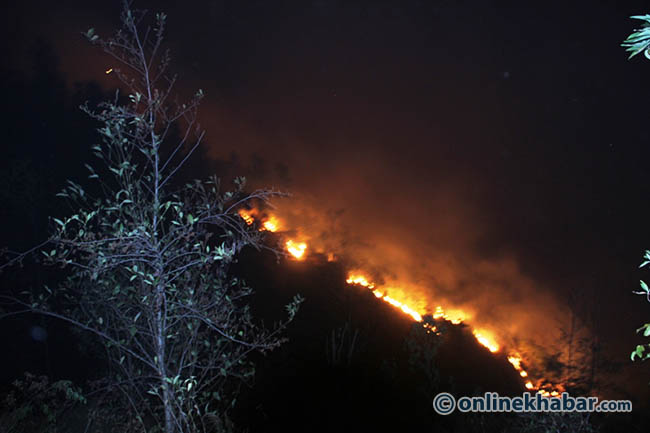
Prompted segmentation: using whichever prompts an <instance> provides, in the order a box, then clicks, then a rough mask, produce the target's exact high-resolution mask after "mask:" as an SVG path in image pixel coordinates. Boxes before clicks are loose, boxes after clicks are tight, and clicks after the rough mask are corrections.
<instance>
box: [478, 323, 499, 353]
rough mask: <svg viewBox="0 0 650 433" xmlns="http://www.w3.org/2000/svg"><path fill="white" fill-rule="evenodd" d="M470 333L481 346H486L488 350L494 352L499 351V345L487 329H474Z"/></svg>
mask: <svg viewBox="0 0 650 433" xmlns="http://www.w3.org/2000/svg"><path fill="white" fill-rule="evenodd" d="M472 333H473V334H474V337H476V340H477V341H478V342H479V343H481V344H482V345H483V346H485V347H487V348H488V350H489V351H490V352H492V353H495V352H498V351H499V345H498V344H497V342H496V341H495V340H494V337H493V336H492V335H491V334H490V333H489V332H488V331H485V330H481V331H478V330H476V329H475V330H474V331H472Z"/></svg>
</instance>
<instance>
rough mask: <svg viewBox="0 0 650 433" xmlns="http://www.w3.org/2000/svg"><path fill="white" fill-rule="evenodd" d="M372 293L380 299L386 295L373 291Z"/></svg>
mask: <svg viewBox="0 0 650 433" xmlns="http://www.w3.org/2000/svg"><path fill="white" fill-rule="evenodd" d="M372 293H373V294H374V295H375V296H376V297H378V298H383V297H384V294H383V293H381V292H380V291H379V290H373V291H372Z"/></svg>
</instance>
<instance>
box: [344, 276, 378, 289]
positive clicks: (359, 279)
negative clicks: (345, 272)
mask: <svg viewBox="0 0 650 433" xmlns="http://www.w3.org/2000/svg"><path fill="white" fill-rule="evenodd" d="M345 282H346V283H348V284H358V285H360V286H363V287H367V288H369V289H372V288H374V287H375V283H371V282H370V281H368V279H367V278H366V277H364V276H363V275H355V274H350V276H348V279H347V280H345Z"/></svg>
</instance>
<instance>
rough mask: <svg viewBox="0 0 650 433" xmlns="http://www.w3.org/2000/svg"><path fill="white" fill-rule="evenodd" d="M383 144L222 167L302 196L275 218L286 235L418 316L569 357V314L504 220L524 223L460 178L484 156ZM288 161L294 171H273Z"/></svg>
mask: <svg viewBox="0 0 650 433" xmlns="http://www.w3.org/2000/svg"><path fill="white" fill-rule="evenodd" d="M252 130H253V131H254V129H252ZM258 132H260V131H258ZM372 136H373V138H374V139H373V140H372V141H362V140H357V141H355V142H351V141H344V140H343V141H338V142H337V141H335V142H333V143H332V144H330V143H329V142H328V141H327V140H326V139H315V140H316V141H315V142H309V141H306V140H301V139H300V138H299V137H296V136H293V137H286V136H285V137H284V138H283V139H282V140H279V141H278V140H277V137H275V138H274V137H273V136H270V137H267V138H266V142H267V143H268V145H267V146H266V148H265V149H264V148H256V149H254V151H253V153H251V154H250V156H249V158H245V157H237V158H233V157H230V158H229V162H230V165H229V164H228V163H226V162H224V161H220V162H219V163H218V164H217V165H218V166H219V167H226V166H230V168H232V169H233V171H239V172H240V173H242V172H243V173H248V174H249V178H251V187H263V186H276V187H279V188H281V189H284V190H288V191H289V192H290V193H291V194H292V196H291V197H290V198H286V199H281V200H279V201H277V202H276V205H277V209H275V210H274V211H273V212H274V214H276V215H277V216H279V218H280V220H281V221H282V227H281V230H290V231H291V236H292V237H295V238H297V239H298V240H300V241H306V242H308V244H309V250H310V252H312V253H313V252H317V253H324V254H329V253H333V254H334V256H335V257H336V258H338V259H340V260H344V261H345V262H346V263H347V266H348V268H349V269H356V270H361V271H363V272H364V273H365V274H367V275H369V276H370V277H371V278H372V279H373V281H375V282H376V283H378V284H379V285H380V286H381V287H382V289H384V290H385V291H386V292H387V294H388V295H390V296H391V297H394V298H395V299H398V300H400V301H402V302H405V303H407V304H408V305H409V306H410V307H412V308H415V309H416V310H417V311H428V312H431V313H433V311H434V310H435V308H436V307H437V306H442V307H443V308H444V309H445V311H447V312H448V313H452V314H453V313H454V311H460V312H462V315H463V317H465V319H466V320H465V321H466V322H467V323H469V324H470V325H471V326H473V327H475V328H479V329H486V330H488V331H490V332H491V333H493V334H494V336H495V337H496V338H497V341H498V342H499V343H500V344H501V346H502V347H504V346H505V347H508V348H510V349H512V348H517V349H521V348H522V347H524V346H528V347H533V346H536V347H545V348H546V349H547V350H549V351H553V350H559V349H558V348H557V343H558V341H559V337H560V333H559V327H560V326H561V324H562V320H563V318H564V317H566V308H565V307H564V304H563V303H562V302H561V301H559V300H558V299H557V296H556V293H554V291H553V290H551V288H550V287H549V286H548V283H547V282H545V281H542V280H539V279H536V278H535V277H534V276H532V275H528V274H527V273H526V272H525V271H524V270H523V269H522V266H521V262H522V261H523V260H526V256H525V255H523V256H522V255H521V251H522V249H521V246H518V247H519V248H510V245H503V242H502V238H501V236H502V234H503V232H504V231H506V230H508V229H509V228H508V227H504V226H503V225H502V224H499V218H498V215H497V216H496V217H495V214H498V213H499V212H503V220H504V221H508V220H511V219H512V213H508V210H507V209H499V207H498V205H499V203H501V202H502V197H500V196H499V195H498V194H496V195H495V194H493V193H494V185H490V184H489V181H486V180H485V179H483V178H481V176H482V174H481V173H479V172H478V170H475V171H472V170H460V166H463V165H465V164H468V163H469V162H471V163H472V164H476V165H478V166H480V164H477V163H476V161H477V160H476V159H474V158H477V157H480V152H477V153H478V154H479V155H478V156H477V155H469V156H468V157H469V158H468V159H469V161H468V160H467V159H465V160H464V161H462V162H461V163H459V162H457V161H450V160H449V159H448V158H442V157H441V153H442V154H444V153H445V150H447V147H446V146H440V145H439V144H437V143H435V144H434V143H432V144H431V146H421V145H420V146H416V145H412V146H403V145H402V143H401V142H400V141H399V140H398V139H397V138H396V137H390V136H383V137H382V135H381V134H374V133H373V134H372ZM393 140H394V141H393ZM264 141H265V139H264V137H258V139H257V140H251V142H264ZM441 148H442V149H441ZM262 152H265V153H264V156H260V155H261V154H262ZM246 161H248V162H246ZM280 163H282V164H283V166H284V167H287V168H288V169H287V170H274V169H270V167H277V166H278V164H280ZM233 165H234V166H236V168H233ZM493 199H494V201H493ZM495 202H496V204H495ZM510 229H512V230H518V229H520V227H517V226H512V227H510ZM526 342H529V343H530V344H529V345H526V344H525V343H526Z"/></svg>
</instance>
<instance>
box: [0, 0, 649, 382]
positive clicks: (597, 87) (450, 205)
mask: <svg viewBox="0 0 650 433" xmlns="http://www.w3.org/2000/svg"><path fill="white" fill-rule="evenodd" d="M607 3H608V4H605V2H593V1H591V2H587V1H571V2H496V1H476V0H474V1H466V0H459V1H447V0H444V1H400V2H397V1H361V2H348V1H335V0H331V1H323V0H321V1H295V2H291V1H286V2H285V1H193V0H187V1H184V2H171V1H155V2H153V1H138V2H136V3H135V5H134V6H135V7H137V8H145V9H149V10H151V11H153V12H155V11H164V12H165V13H166V14H167V15H168V24H169V27H168V33H167V37H166V42H167V43H168V44H169V48H170V50H171V54H172V58H173V63H172V67H171V68H172V70H173V71H175V72H178V74H179V88H178V90H179V91H180V93H181V94H182V95H188V94H190V92H193V91H194V90H196V89H198V88H202V89H203V90H204V91H205V93H206V95H207V97H206V99H205V100H204V103H203V105H202V107H201V112H200V120H201V124H202V126H203V127H204V128H205V130H206V132H207V135H206V138H207V139H206V144H205V146H206V147H205V155H206V156H207V159H205V161H204V162H205V164H206V165H207V166H208V167H211V169H212V170H213V171H216V172H217V174H219V175H223V176H226V177H228V176H234V175H245V176H247V178H248V179H249V180H250V182H251V184H252V185H253V186H273V187H276V188H279V189H282V190H285V191H289V192H291V193H292V194H293V196H292V197H291V198H288V199H283V200H281V201H279V202H278V203H277V205H278V209H277V214H278V215H279V216H280V217H281V218H282V219H283V221H286V224H287V226H288V227H290V228H291V229H293V230H295V232H296V233H298V234H299V235H301V236H303V237H306V238H308V240H309V242H310V247H312V248H313V249H314V250H318V249H321V250H323V251H334V252H335V253H336V254H337V256H339V257H341V258H343V260H346V261H347V262H348V263H349V267H351V268H361V269H365V270H367V271H368V272H370V273H372V274H373V276H374V277H375V278H376V279H377V280H379V281H384V282H387V283H393V284H400V285H401V286H402V287H403V288H404V293H402V295H403V296H404V297H406V298H408V299H409V300H411V301H412V302H413V303H415V304H417V305H421V306H423V307H425V306H431V305H436V303H438V302H440V303H443V304H444V305H449V306H453V307H458V308H463V309H465V310H468V311H471V312H472V313H473V314H474V320H475V321H476V323H478V324H482V325H484V326H487V327H489V328H490V329H494V330H495V332H497V333H498V334H499V338H500V340H501V341H502V342H504V343H505V342H508V341H517V342H519V343H520V344H523V345H524V346H526V345H528V346H526V347H530V348H531V349H530V350H532V351H536V352H535V353H555V352H557V351H561V350H563V349H562V343H561V342H560V340H559V335H560V334H561V332H560V331H559V328H561V327H566V326H567V323H568V317H570V313H569V311H570V309H571V308H573V310H574V311H575V312H576V314H577V315H578V317H579V318H580V320H581V321H582V323H584V326H585V327H588V328H589V332H591V333H592V334H593V335H597V336H598V338H599V340H600V343H601V344H602V347H603V351H604V352H605V353H607V355H608V356H609V357H610V358H611V359H612V360H614V361H616V362H619V363H621V364H623V365H624V366H625V370H626V372H625V373H624V374H623V376H620V377H625V378H626V379H625V384H626V385H625V387H629V389H630V390H632V389H634V392H638V393H640V392H641V390H645V388H646V387H647V386H646V385H647V382H648V380H650V379H649V377H650V374H649V370H648V369H647V366H645V365H641V364H640V363H638V362H637V363H636V364H632V365H630V364H631V363H629V353H630V352H631V350H632V349H633V347H634V345H635V344H637V343H640V342H643V339H639V338H637V337H636V336H635V333H634V330H635V329H636V328H637V327H638V326H640V325H641V324H643V323H645V321H647V320H648V319H647V317H648V311H649V308H650V305H648V303H647V302H645V301H644V299H643V298H642V297H639V296H635V295H633V294H632V291H633V290H635V289H636V288H637V286H638V280H639V279H641V278H647V276H645V275H644V273H643V272H642V271H641V270H639V269H638V265H639V264H640V262H641V258H642V255H643V252H644V250H645V249H646V248H648V249H650V225H649V224H648V221H649V220H650V202H649V201H648V197H649V193H650V168H648V161H650V159H649V157H650V132H649V130H648V123H647V116H648V115H649V114H650V108H648V106H647V104H645V101H646V95H647V92H648V89H649V86H648V80H647V74H648V73H649V72H650V62H649V61H647V60H646V59H643V58H642V56H638V57H637V58H634V59H633V60H631V61H628V60H627V55H626V53H625V51H624V49H623V48H621V47H620V43H621V42H622V41H623V39H625V37H626V36H627V35H628V34H629V33H631V31H632V30H633V29H634V28H635V27H636V26H637V23H636V22H635V21H633V20H630V19H629V16H630V15H638V14H645V13H650V6H649V5H648V3H647V2H641V1H626V2H607ZM615 3H618V4H615ZM119 11H120V5H119V2H117V1H102V2H95V1H90V2H89V1H60V2H51V1H48V2H45V1H28V2H19V3H16V4H14V5H13V6H10V7H9V9H8V10H6V11H5V13H3V14H2V15H3V17H4V22H3V25H2V28H3V31H4V35H3V42H4V44H5V47H3V58H4V62H3V63H4V66H3V68H2V69H3V74H4V75H5V77H31V76H37V75H38V74H39V73H43V72H44V71H51V73H52V74H55V73H56V74H60V77H61V80H63V83H64V84H65V86H66V89H68V90H69V91H70V92H72V89H75V88H77V89H78V88H79V86H80V84H79V83H87V82H96V83H98V85H99V86H100V87H99V88H100V89H102V90H103V91H108V90H111V89H114V88H115V87H116V86H117V81H116V79H115V78H114V77H112V76H110V75H105V74H104V71H105V70H106V69H107V68H110V67H112V66H113V65H112V64H111V61H110V59H109V58H107V57H106V56H104V55H103V54H102V53H101V52H100V51H98V50H97V49H96V48H93V47H92V46H90V45H89V44H88V43H87V42H86V41H85V40H84V39H83V38H82V37H81V35H80V32H82V31H85V30H87V29H88V28H90V27H95V28H96V29H97V32H98V33H99V34H100V35H108V34H109V33H112V30H113V29H114V28H115V27H116V26H117V25H118V24H119V21H118V19H119ZM39 46H40V47H43V46H45V47H47V49H46V50H45V52H47V53H49V54H47V56H49V57H44V56H43V55H41V56H40V57H39V55H38V54H35V53H38V50H37V49H36V48H35V47H39ZM35 58H36V59H40V63H39V61H35V60H34V59H35ZM46 59H50V60H46ZM35 65H38V66H37V67H38V68H40V69H37V67H35ZM5 82H7V81H5ZM11 95H13V97H14V98H19V99H20V98H21V96H20V92H14V93H11ZM24 103H25V101H24V100H22V101H17V100H15V99H11V98H6V97H5V98H3V110H4V112H5V113H10V112H14V113H15V106H14V104H19V105H21V104H24ZM21 106H23V105H21ZM56 111H57V109H56V107H51V111H50V112H52V113H56ZM47 112H48V111H47V110H45V109H39V110H35V111H34V112H33V113H32V115H34V116H41V115H43V113H47ZM21 113H24V115H25V116H29V115H30V112H29V110H25V111H21ZM20 115H23V114H20ZM53 116H54V114H53ZM9 117H11V116H9ZM5 118H7V116H5ZM51 119H56V117H50V120H48V121H52V120H51ZM57 121H59V122H64V123H66V124H67V125H68V128H70V129H74V125H75V123H74V122H75V121H76V120H75V118H73V117H69V116H68V117H66V116H63V118H60V119H58V120H57ZM5 122H7V121H6V120H5ZM5 127H6V128H11V127H12V125H9V124H5ZM91 132H92V131H91ZM79 134H80V135H82V134H81V132H80V133H79ZM19 136H20V134H18V133H15V131H14V137H19ZM89 136H92V135H89ZM52 140H55V139H54V138H53V139H52ZM56 140H58V141H56ZM56 140H55V141H56V142H48V141H47V140H45V141H39V142H38V143H28V142H25V143H24V144H25V146H26V147H24V148H22V149H21V151H22V152H27V153H29V152H31V151H32V149H33V155H34V159H35V160H38V159H39V158H43V155H50V156H51V157H53V158H54V160H60V159H61V158H60V155H56V154H55V153H56V152H64V153H65V152H68V151H69V150H66V142H65V141H64V140H60V139H56ZM14 144H15V143H14ZM89 144H90V143H89ZM26 149H28V150H26ZM8 161H11V158H8V159H7V160H6V161H4V162H3V165H2V167H3V169H5V170H6V169H8V166H9V165H10V164H9V162H8ZM82 162H83V161H82ZM82 162H80V163H79V165H81V163H82ZM51 169H52V170H53V171H57V168H56V167H51ZM63 174H64V173H59V176H62V175H63ZM61 185H62V184H61ZM16 203H21V202H20V201H17V202H16ZM16 206H18V205H16ZM43 221H44V222H43V224H44V225H46V220H45V219H44V220H43ZM26 236H27V235H26ZM29 236H32V235H31V234H30V235H29ZM30 239H31V238H30ZM571 300H573V301H571Z"/></svg>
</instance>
